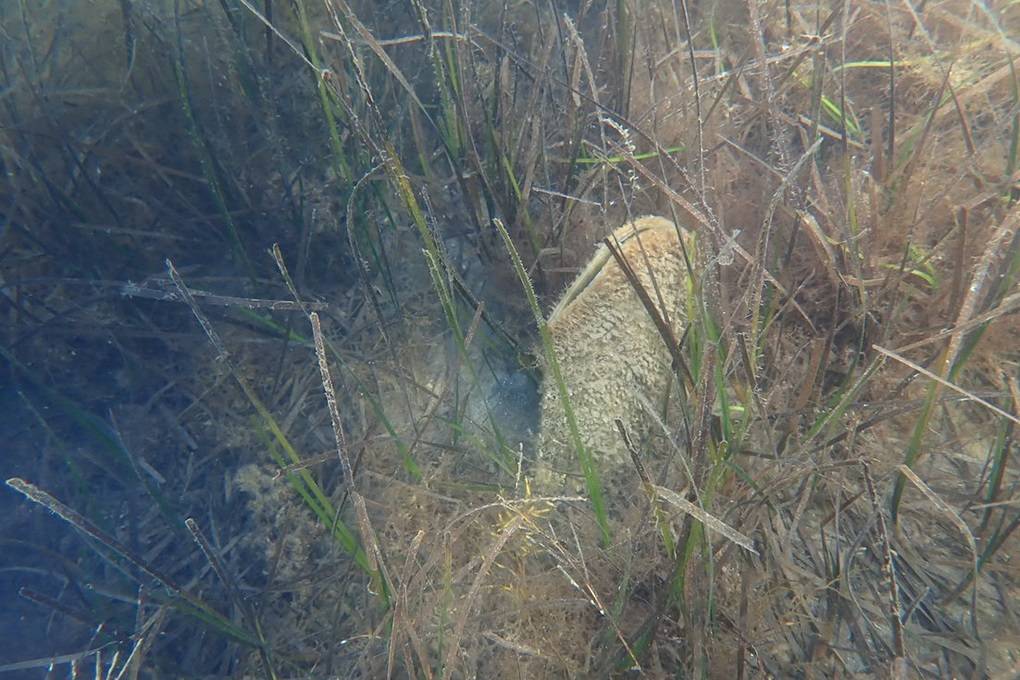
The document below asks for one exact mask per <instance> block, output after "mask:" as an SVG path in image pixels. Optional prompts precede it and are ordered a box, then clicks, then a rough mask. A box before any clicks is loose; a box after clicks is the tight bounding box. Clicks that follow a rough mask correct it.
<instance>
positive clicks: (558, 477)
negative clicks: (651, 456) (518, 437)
mask: <svg viewBox="0 0 1020 680" xmlns="http://www.w3.org/2000/svg"><path fill="white" fill-rule="evenodd" d="M614 236H615V237H616V239H617V240H618V241H619V242H621V243H622V246H621V251H622V253H623V256H624V259H625V260H626V261H627V262H628V264H629V265H630V267H631V269H633V270H634V272H635V274H637V278H638V279H639V280H640V282H641V284H642V287H643V288H644V289H645V291H647V293H648V295H649V296H650V297H651V299H652V301H653V302H654V303H655V304H656V307H657V308H659V310H660V313H662V311H663V310H662V304H664V305H665V315H664V317H665V318H667V319H668V320H669V323H670V325H671V326H672V327H673V332H674V334H675V335H676V337H679V336H680V334H681V332H682V328H683V326H684V324H685V322H686V300H687V296H688V291H689V288H690V282H689V276H688V274H687V268H686V265H685V262H684V256H683V251H682V250H681V247H680V243H679V241H678V237H677V229H676V227H675V226H674V225H673V223H672V222H670V221H668V220H665V219H663V218H660V217H642V218H639V219H636V220H634V221H633V222H628V223H627V224H625V225H624V226H622V227H620V228H619V229H617V230H616V232H615V233H614ZM684 240H685V244H686V245H688V246H690V245H692V243H693V242H692V240H691V237H690V236H689V235H688V234H686V233H685V235H684ZM688 252H691V251H688ZM653 280H654V284H653ZM656 288H657V289H658V292H659V293H660V294H661V298H662V300H661V303H660V300H659V295H657V293H656ZM549 331H550V333H551V335H552V340H553V347H554V349H555V352H556V358H557V362H558V364H559V366H560V372H561V374H562V376H563V380H564V382H565V384H566V386H567V392H568V395H569V398H570V404H571V408H572V409H573V411H574V416H575V418H576V420H577V425H578V430H579V432H580V435H581V439H582V441H583V442H584V445H585V446H586V447H588V450H589V451H590V452H591V455H592V459H593V460H594V462H595V467H596V470H598V472H599V474H600V475H602V476H603V477H604V478H605V477H609V478H611V477H612V476H613V473H615V472H619V471H627V472H630V473H632V470H633V465H632V463H631V462H630V455H629V453H628V452H627V449H626V446H625V445H624V443H623V441H622V439H621V437H620V434H619V432H618V431H617V428H616V425H615V422H614V421H615V420H616V419H617V418H619V419H621V420H622V421H623V422H624V423H625V424H626V425H627V428H628V430H629V432H630V434H631V437H632V438H633V439H634V440H635V441H640V440H641V438H643V437H644V436H645V434H646V433H647V431H648V422H649V417H648V415H647V413H646V408H645V407H644V406H643V405H642V404H641V399H640V397H639V396H638V395H642V396H644V397H645V398H646V399H647V401H648V402H649V403H651V404H653V405H656V406H658V405H660V404H661V403H662V402H663V399H664V397H665V394H666V389H667V385H668V380H669V376H670V373H671V369H670V364H671V361H670V353H669V350H668V349H667V347H666V344H665V342H664V341H663V339H662V337H661V335H660V332H659V330H658V328H657V327H656V325H655V322H654V321H653V320H652V317H651V316H650V315H649V313H648V311H647V310H646V309H645V306H644V305H643V304H642V302H641V299H640V298H639V297H638V294H637V293H636V292H635V291H634V288H633V287H632V285H631V283H630V282H629V281H628V280H627V277H626V275H625V274H624V272H623V270H622V269H621V268H620V266H619V264H618V263H617V262H616V260H615V259H614V258H613V257H612V255H611V254H609V253H608V250H607V249H606V247H605V246H604V245H600V246H599V249H598V250H597V251H596V253H595V255H594V256H593V258H592V260H591V262H590V263H589V265H588V266H587V267H586V268H585V270H584V271H583V272H582V273H581V274H580V275H579V277H578V279H577V281H575V282H574V283H573V284H572V285H571V286H570V287H569V288H568V289H567V292H566V293H565V294H564V298H563V299H562V300H561V301H560V302H559V304H557V306H556V308H555V309H554V311H553V313H552V315H551V316H550V319H549ZM538 458H539V470H538V474H537V475H536V481H537V484H538V487H539V488H540V489H542V490H544V491H554V490H557V489H559V488H561V487H562V486H563V482H564V473H568V472H576V471H578V470H579V465H578V459H577V453H576V450H575V448H574V446H573V444H572V441H571V436H570V430H569V428H568V425H567V421H566V416H565V413H564V410H563V404H562V401H561V399H560V393H559V389H558V387H557V385H556V384H555V381H554V380H553V378H552V377H551V376H549V375H547V376H546V378H545V380H544V383H543V390H542V405H541V424H540V432H539V446H538Z"/></svg>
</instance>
